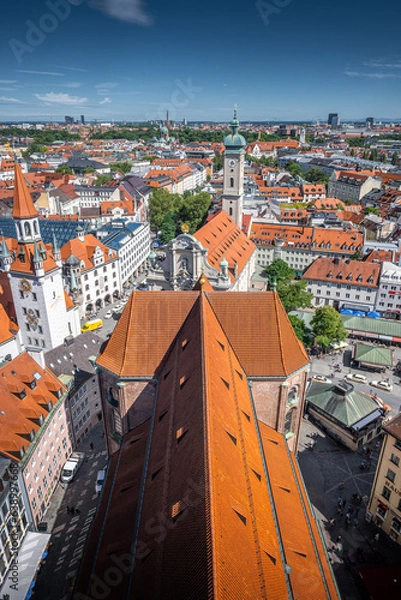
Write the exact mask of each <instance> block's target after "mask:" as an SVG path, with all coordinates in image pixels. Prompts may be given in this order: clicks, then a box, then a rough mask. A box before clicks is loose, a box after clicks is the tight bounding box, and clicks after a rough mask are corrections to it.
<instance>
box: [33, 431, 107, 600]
mask: <svg viewBox="0 0 401 600" xmlns="http://www.w3.org/2000/svg"><path fill="white" fill-rule="evenodd" d="M91 443H92V444H93V450H92V449H91V446H90V444H91ZM79 450H81V451H83V452H85V454H86V459H85V461H84V463H83V464H82V466H81V468H80V469H79V471H78V473H77V475H76V477H75V479H74V480H73V481H72V482H71V483H69V484H64V485H63V484H60V483H59V485H58V487H57V488H56V491H55V492H54V494H53V496H52V500H51V505H50V507H49V509H48V511H47V514H46V517H45V519H46V522H47V523H48V532H49V533H51V534H52V536H51V540H50V548H49V553H48V555H47V557H46V560H45V561H44V562H43V564H42V566H41V568H40V571H39V574H38V576H37V581H36V585H35V588H34V594H33V598H34V599H37V600H67V599H68V598H70V590H71V586H72V583H73V581H74V579H75V576H76V574H77V571H78V569H79V565H80V560H81V557H82V555H83V552H84V548H85V543H86V538H87V536H88V534H89V531H90V527H91V525H92V521H93V519H94V517H95V514H96V510H97V504H98V501H99V496H98V494H96V492H95V483H96V476H97V472H98V470H100V469H104V468H106V466H107V454H106V447H105V439H104V436H103V422H100V423H98V424H97V425H96V426H95V427H93V429H92V433H91V435H90V437H88V438H86V439H85V441H84V442H83V443H82V444H81V445H80V447H79ZM67 506H68V507H69V508H73V509H74V513H72V512H69V511H67Z"/></svg>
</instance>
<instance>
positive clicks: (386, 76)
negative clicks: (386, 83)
mask: <svg viewBox="0 0 401 600" xmlns="http://www.w3.org/2000/svg"><path fill="white" fill-rule="evenodd" d="M345 74H346V75H348V77H368V78H369V79H401V74H399V73H360V72H359V71H345Z"/></svg>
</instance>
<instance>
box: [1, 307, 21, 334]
mask: <svg viewBox="0 0 401 600" xmlns="http://www.w3.org/2000/svg"><path fill="white" fill-rule="evenodd" d="M18 330H19V327H18V325H17V324H16V323H14V321H12V320H11V319H10V317H9V316H8V314H7V313H6V311H5V310H4V306H3V305H2V304H0V344H4V343H5V342H8V341H9V340H12V339H13V338H15V336H16V335H17V333H18Z"/></svg>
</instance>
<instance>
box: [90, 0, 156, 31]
mask: <svg viewBox="0 0 401 600" xmlns="http://www.w3.org/2000/svg"><path fill="white" fill-rule="evenodd" d="M144 4H145V3H144V1H143V0H92V2H91V5H92V6H93V7H94V8H97V9H98V10H101V11H102V12H104V13H105V14H106V15H108V16H109V17H112V18H113V19H119V20H120V21H126V22H127V23H136V24H137V25H151V24H152V17H151V16H150V15H149V14H148V13H147V12H146V8H145V6H144Z"/></svg>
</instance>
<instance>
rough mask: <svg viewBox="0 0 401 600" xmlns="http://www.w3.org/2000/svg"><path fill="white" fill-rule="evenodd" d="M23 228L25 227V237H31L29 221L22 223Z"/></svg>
mask: <svg viewBox="0 0 401 600" xmlns="http://www.w3.org/2000/svg"><path fill="white" fill-rule="evenodd" d="M24 229H25V235H26V236H27V237H31V226H30V224H29V223H27V222H25V223H24Z"/></svg>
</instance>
